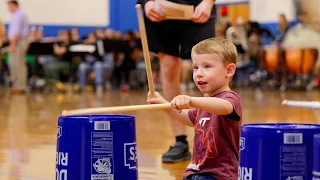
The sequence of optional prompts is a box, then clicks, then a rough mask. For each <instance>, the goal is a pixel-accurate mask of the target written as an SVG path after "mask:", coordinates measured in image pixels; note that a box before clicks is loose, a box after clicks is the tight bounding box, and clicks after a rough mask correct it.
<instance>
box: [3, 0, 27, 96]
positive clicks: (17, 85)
mask: <svg viewBox="0 0 320 180" xmlns="http://www.w3.org/2000/svg"><path fill="white" fill-rule="evenodd" d="M7 4H8V8H9V10H10V12H11V13H12V19H11V21H10V24H9V31H8V36H9V40H10V46H9V48H8V52H9V56H10V58H9V70H10V77H11V81H12V93H13V94H16V93H25V91H26V88H27V66H26V62H25V61H26V53H27V50H28V47H29V43H28V33H29V32H28V31H29V30H28V29H29V20H28V17H27V15H26V14H25V13H24V12H22V11H21V10H20V9H19V3H18V2H17V1H16V0H9V1H8V2H7Z"/></svg>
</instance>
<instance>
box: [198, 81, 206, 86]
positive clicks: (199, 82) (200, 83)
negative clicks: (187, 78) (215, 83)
mask: <svg viewBox="0 0 320 180" xmlns="http://www.w3.org/2000/svg"><path fill="white" fill-rule="evenodd" d="M206 84H208V83H207V82H205V81H198V85H200V86H202V85H206Z"/></svg>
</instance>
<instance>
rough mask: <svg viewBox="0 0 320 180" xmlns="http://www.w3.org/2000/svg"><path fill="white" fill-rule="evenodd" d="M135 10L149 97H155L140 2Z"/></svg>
mask: <svg viewBox="0 0 320 180" xmlns="http://www.w3.org/2000/svg"><path fill="white" fill-rule="evenodd" d="M136 10H137V15H138V23H139V29H140V37H141V43H142V50H143V56H144V61H145V63H146V71H147V77H148V85H149V91H150V97H155V94H154V85H153V78H152V70H151V63H150V54H149V47H148V41H147V33H146V27H145V24H144V20H143V16H142V12H141V4H137V5H136Z"/></svg>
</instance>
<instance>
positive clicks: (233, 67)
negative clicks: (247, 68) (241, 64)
mask: <svg viewBox="0 0 320 180" xmlns="http://www.w3.org/2000/svg"><path fill="white" fill-rule="evenodd" d="M236 68H237V67H236V65H235V64H234V63H230V64H228V66H227V74H226V77H230V78H231V77H233V76H234V74H235V73H236Z"/></svg>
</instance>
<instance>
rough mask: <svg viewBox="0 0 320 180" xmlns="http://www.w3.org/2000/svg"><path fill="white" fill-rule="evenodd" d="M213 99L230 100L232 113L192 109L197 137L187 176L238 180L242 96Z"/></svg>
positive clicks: (229, 93) (225, 94)
mask: <svg viewBox="0 0 320 180" xmlns="http://www.w3.org/2000/svg"><path fill="white" fill-rule="evenodd" d="M213 97H216V98H221V99H225V100H227V101H229V102H230V103H231V104H232V106H233V112H232V113H231V114H229V115H215V114H210V113H208V112H205V111H202V110H199V109H191V110H189V112H188V114H189V118H190V120H191V121H192V123H193V124H194V131H195V136H194V146H193V156H192V161H191V163H190V164H189V165H188V167H187V169H186V172H185V174H184V177H187V176H188V175H190V174H199V173H206V174H208V175H210V176H212V177H214V178H216V179H217V180H237V179H238V166H239V161H238V160H239V138H240V127H241V122H242V107H241V102H240V96H239V95H238V94H237V93H235V92H233V91H223V92H220V93H218V94H216V95H214V96H213Z"/></svg>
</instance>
